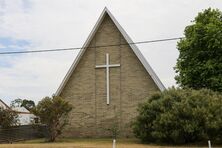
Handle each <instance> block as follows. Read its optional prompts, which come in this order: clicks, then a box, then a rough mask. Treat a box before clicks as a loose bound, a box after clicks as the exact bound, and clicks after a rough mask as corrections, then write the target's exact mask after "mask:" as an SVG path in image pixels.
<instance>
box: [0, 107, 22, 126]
mask: <svg viewBox="0 0 222 148" xmlns="http://www.w3.org/2000/svg"><path fill="white" fill-rule="evenodd" d="M18 124H19V119H18V114H17V113H16V112H15V111H12V110H10V109H4V108H2V107H0V127H2V128H9V127H11V126H16V125H18Z"/></svg>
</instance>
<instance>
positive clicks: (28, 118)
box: [12, 107, 36, 125]
mask: <svg viewBox="0 0 222 148" xmlns="http://www.w3.org/2000/svg"><path fill="white" fill-rule="evenodd" d="M12 110H13V111H15V112H16V113H17V114H18V118H19V123H20V125H30V124H32V123H34V120H35V118H36V116H35V115H34V114H32V113H30V112H29V111H28V110H27V109H26V108H24V107H14V108H12Z"/></svg>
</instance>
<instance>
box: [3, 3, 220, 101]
mask: <svg viewBox="0 0 222 148" xmlns="http://www.w3.org/2000/svg"><path fill="white" fill-rule="evenodd" d="M105 6H106V7H107V8H108V9H109V10H110V11H111V13H112V14H113V15H114V17H115V18H116V19H117V21H118V22H119V23H120V25H121V26H122V27H123V28H124V30H125V31H126V32H127V33H128V35H129V36H130V37H131V38H132V40H133V41H134V42H137V41H145V40H156V39H164V38H174V37H182V36H183V32H184V28H185V27H186V26H187V25H190V24H192V22H191V21H192V20H193V19H194V17H195V16H196V15H197V14H198V12H200V11H202V10H204V9H207V8H209V7H211V8H218V9H220V10H222V0H121V1H120V0H0V52H5V51H25V50H41V49H54V48H70V47H81V46H82V45H83V43H84V42H85V40H86V38H87V36H88V35H89V33H90V31H91V30H92V28H93V26H94V25H95V23H96V21H97V19H98V17H99V15H100V14H101V12H102V10H103V9H104V7H105ZM176 45H177V41H168V42H159V43H150V44H140V45H138V47H139V49H140V51H141V52H142V53H143V55H144V56H145V58H146V59H147V61H148V62H149V64H150V65H151V66H152V68H153V69H154V71H155V72H156V74H157V75H158V77H159V78H160V80H161V81H162V82H163V84H164V85H165V87H166V88H168V87H171V86H173V85H176V83H175V80H174V77H175V75H176V74H175V71H174V69H173V67H174V66H175V64H176V59H177V57H178V55H179V52H178V50H177V48H176ZM77 54H78V50H76V51H63V52H50V53H35V54H20V55H18V54H17V55H0V99H2V100H4V101H5V102H6V103H8V104H9V103H10V101H12V100H14V99H17V98H22V99H31V100H34V101H35V102H37V101H39V100H41V99H42V98H43V97H45V96H51V95H52V94H53V93H55V92H56V90H57V88H58V87H59V85H60V83H61V81H62V79H63V78H64V76H65V74H66V73H67V71H68V69H69V67H70V66H71V64H72V62H73V60H74V59H75V57H76V55H77Z"/></svg>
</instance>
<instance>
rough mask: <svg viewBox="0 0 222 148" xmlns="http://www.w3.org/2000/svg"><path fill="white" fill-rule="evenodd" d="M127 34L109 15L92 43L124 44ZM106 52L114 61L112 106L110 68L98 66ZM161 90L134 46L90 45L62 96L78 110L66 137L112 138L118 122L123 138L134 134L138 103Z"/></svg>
mask: <svg viewBox="0 0 222 148" xmlns="http://www.w3.org/2000/svg"><path fill="white" fill-rule="evenodd" d="M124 43H126V41H125V39H124V37H123V36H122V35H121V33H120V32H119V31H118V29H117V27H116V26H115V24H114V23H113V22H112V20H111V19H110V17H109V16H108V15H106V16H105V18H104V20H103V22H102V24H101V25H100V27H99V29H98V31H97V33H96V34H95V36H94V38H93V40H92V41H91V43H90V45H89V46H101V45H110V44H124ZM106 53H109V55H110V64H120V67H115V68H110V105H106V70H105V68H100V69H95V65H104V64H105V58H106V57H105V56H106ZM153 91H158V88H157V86H156V84H155V83H154V82H153V80H152V79H151V77H150V75H149V74H148V73H147V71H146V70H145V68H144V67H143V65H142V64H141V62H140V61H139V59H138V58H137V57H136V55H135V54H134V52H133V51H132V49H131V48H130V46H128V45H121V46H113V47H100V48H88V49H87V50H86V52H85V53H84V55H83V56H82V59H81V60H80V62H79V64H78V65H77V67H76V69H75V71H74V72H73V74H72V76H71V77H70V79H69V81H68V83H67V84H66V86H65V87H64V89H63V91H62V92H61V96H62V97H64V98H65V99H67V100H68V101H69V102H71V103H72V104H73V106H74V109H73V111H72V113H71V115H70V122H71V124H70V125H69V126H68V127H67V129H66V132H65V134H64V135H63V136H65V137H110V136H111V135H112V134H111V132H110V131H108V130H107V129H109V128H111V127H113V125H114V124H115V123H116V122H114V121H118V122H117V123H118V129H119V130H120V133H119V134H120V135H119V136H120V137H131V136H133V135H132V131H131V128H130V123H131V122H132V121H133V120H134V118H135V116H136V114H137V112H136V108H137V106H138V103H142V102H144V101H145V98H146V97H148V96H149V95H150V93H151V92H153Z"/></svg>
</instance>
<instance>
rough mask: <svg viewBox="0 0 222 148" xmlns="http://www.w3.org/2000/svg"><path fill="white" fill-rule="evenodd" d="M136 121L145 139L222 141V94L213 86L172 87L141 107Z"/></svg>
mask: <svg viewBox="0 0 222 148" xmlns="http://www.w3.org/2000/svg"><path fill="white" fill-rule="evenodd" d="M138 111H139V115H138V117H137V119H136V122H135V123H134V124H133V130H134V133H135V135H136V137H138V138H140V139H141V140H142V141H143V142H161V143H162V142H163V143H177V144H182V143H192V142H198V141H205V140H208V139H210V140H212V141H222V96H221V95H220V94H219V93H215V92H213V91H210V90H206V89H202V90H192V89H175V88H171V89H169V90H166V91H164V92H162V93H161V92H160V93H156V94H153V95H152V96H151V97H150V98H148V101H147V102H146V103H144V104H141V105H140V106H139V108H138Z"/></svg>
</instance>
